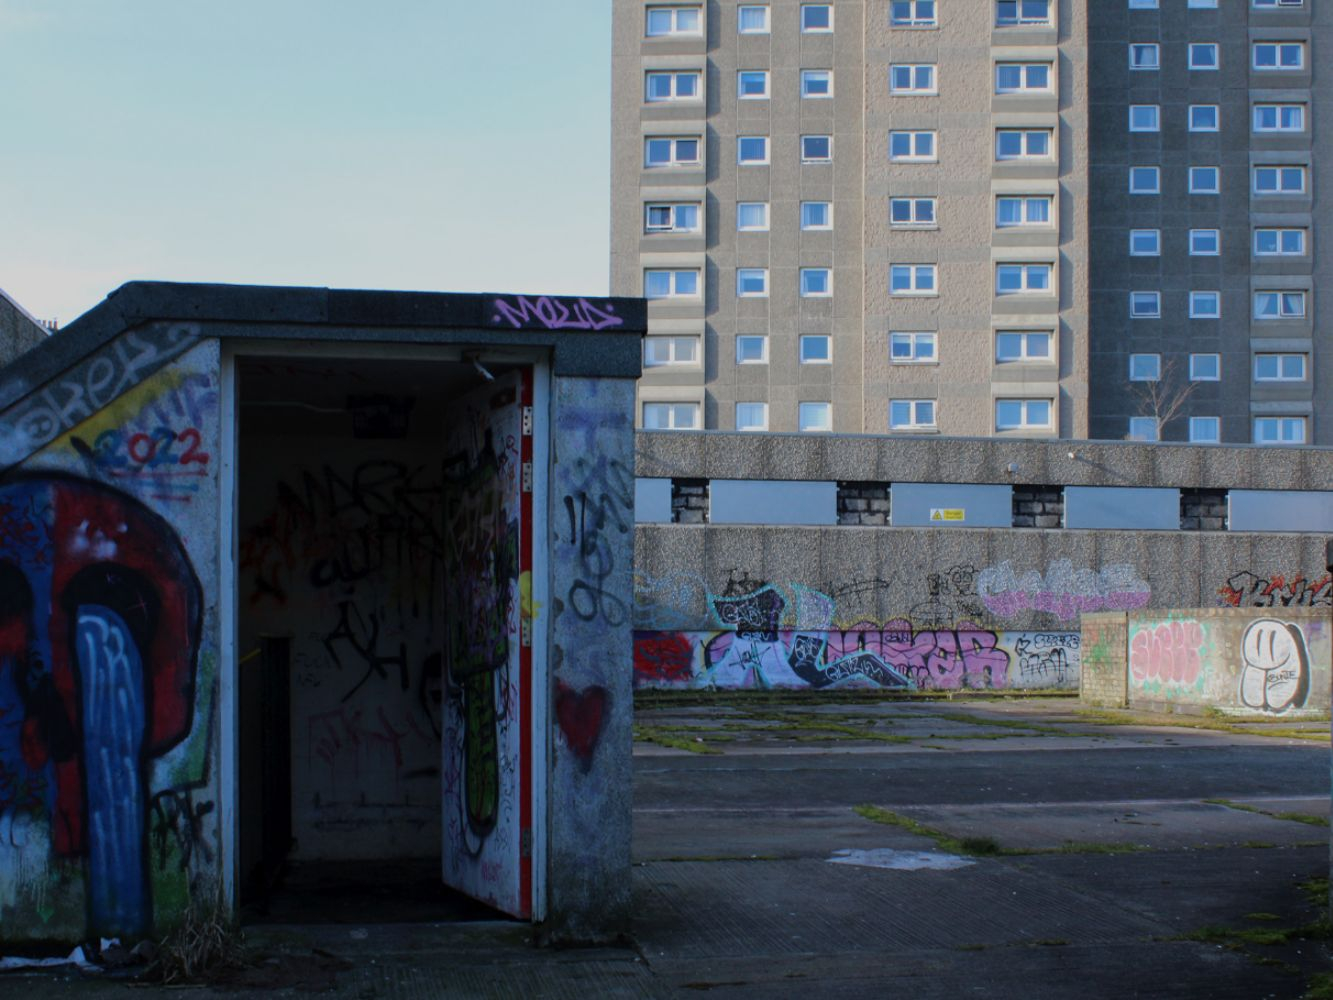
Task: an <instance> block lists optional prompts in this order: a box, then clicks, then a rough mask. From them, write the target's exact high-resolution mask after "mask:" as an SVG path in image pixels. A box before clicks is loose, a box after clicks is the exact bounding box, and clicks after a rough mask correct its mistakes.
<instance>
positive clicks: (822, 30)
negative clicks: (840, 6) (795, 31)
mask: <svg viewBox="0 0 1333 1000" xmlns="http://www.w3.org/2000/svg"><path fill="white" fill-rule="evenodd" d="M821 7H822V8H824V9H826V10H827V11H828V24H827V26H819V27H811V26H810V25H809V22H808V19H807V17H806V15H807V14H808V13H813V12H814V10H816V9H818V8H821ZM832 32H833V4H831V3H803V4H801V33H802V34H804V35H828V34H832Z"/></svg>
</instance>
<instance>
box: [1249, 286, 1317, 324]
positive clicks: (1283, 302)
mask: <svg viewBox="0 0 1333 1000" xmlns="http://www.w3.org/2000/svg"><path fill="white" fill-rule="evenodd" d="M1304 316H1305V293H1304V292H1255V293H1254V318H1255V319H1302V318H1304Z"/></svg>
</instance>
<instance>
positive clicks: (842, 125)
mask: <svg viewBox="0 0 1333 1000" xmlns="http://www.w3.org/2000/svg"><path fill="white" fill-rule="evenodd" d="M1314 3H1315V0H1304V2H1297V0H1214V2H1211V3H1209V2H1207V0H1100V2H1095V3H1094V2H1088V0H838V2H833V3H805V2H801V0H770V2H768V3H737V2H733V0H709V2H706V3H690V2H663V0H615V3H614V28H613V30H614V69H613V92H614V97H613V170H612V289H613V291H614V292H616V293H617V294H643V295H646V296H647V297H648V298H649V299H650V300H651V301H650V305H649V336H648V338H647V340H646V343H645V348H644V350H645V357H644V361H645V371H644V376H643V379H642V380H641V382H640V390H639V396H640V399H639V417H640V421H641V423H642V424H643V426H646V427H677V428H687V427H692V428H703V427H707V428H718V429H738V430H775V431H793V430H805V431H819V430H835V431H844V432H862V431H864V432H884V431H890V432H894V433H898V432H901V433H944V434H961V435H1007V434H1008V435H1021V436H1057V435H1058V436H1065V437H1084V436H1088V435H1089V434H1091V435H1092V436H1095V437H1106V438H1121V437H1126V436H1131V435H1132V436H1141V437H1146V436H1149V435H1150V434H1154V433H1159V432H1160V435H1161V437H1162V438H1164V439H1175V440H1183V439H1186V438H1188V437H1193V438H1194V439H1195V440H1199V441H1205V440H1210V439H1216V440H1225V441H1248V440H1250V439H1251V435H1253V436H1254V439H1255V440H1262V441H1265V442H1268V441H1273V442H1277V443H1283V442H1294V441H1301V440H1303V441H1306V442H1313V441H1314V440H1315V437H1314V433H1315V429H1316V428H1315V426H1314V419H1313V418H1314V415H1315V410H1316V409H1317V406H1316V402H1315V401H1316V400H1317V399H1318V398H1319V397H1320V395H1321V394H1320V393H1319V391H1318V388H1319V385H1320V383H1317V382H1316V378H1324V379H1327V378H1329V377H1331V376H1327V375H1324V374H1323V373H1322V372H1321V371H1320V370H1318V369H1316V367H1315V364H1314V357H1313V343H1314V341H1315V340H1316V339H1317V338H1316V337H1315V336H1314V333H1313V331H1314V323H1315V320H1316V313H1315V302H1314V298H1315V285H1316V284H1317V283H1318V281H1317V279H1318V277H1319V275H1320V272H1321V267H1326V265H1322V264H1321V261H1320V259H1319V258H1317V257H1316V256H1315V238H1314V236H1315V233H1314V231H1315V228H1316V226H1315V223H1316V220H1317V218H1318V210H1317V207H1316V206H1317V205H1318V204H1319V202H1318V201H1317V196H1318V194H1319V187H1320V184H1319V181H1320V176H1319V175H1320V172H1321V170H1328V169H1333V167H1322V168H1321V166H1320V165H1319V163H1318V162H1317V160H1316V158H1315V157H1314V155H1313V154H1314V151H1315V150H1316V149H1317V148H1318V146H1319V140H1320V138H1321V135H1322V134H1324V133H1327V132H1328V129H1327V128H1325V129H1323V130H1322V132H1321V130H1320V129H1319V127H1318V126H1319V123H1320V116H1321V114H1322V113H1323V112H1322V107H1323V105H1322V104H1320V103H1317V102H1315V101H1314V100H1313V99H1312V95H1313V94H1314V93H1315V92H1316V90H1317V84H1316V79H1317V78H1320V79H1322V77H1321V74H1320V71H1319V68H1318V66H1317V62H1316V59H1315V52H1316V51H1317V50H1318V49H1319V42H1320V41H1321V38H1320V37H1317V36H1323V35H1326V34H1327V32H1328V30H1329V25H1330V23H1331V22H1333V16H1331V14H1330V5H1329V4H1328V3H1324V4H1321V9H1316V8H1315V7H1314ZM1159 4H1160V6H1159ZM1210 59H1211V60H1212V65H1211V68H1208V67H1206V66H1205V63H1207V62H1208V61H1209V60H1210ZM1210 125H1211V126H1212V127H1211V130H1210V128H1209V126H1210ZM1326 160H1328V158H1327V157H1326ZM1328 162H1329V163H1333V160H1328ZM1210 178H1211V179H1212V183H1213V185H1214V190H1215V191H1216V192H1217V193H1211V194H1209V193H1206V191H1205V188H1206V186H1207V185H1208V184H1209V183H1210ZM1330 226H1333V223H1330ZM1323 385H1324V387H1325V388H1327V382H1326V381H1325V382H1324V383H1323ZM1330 440H1333V438H1330Z"/></svg>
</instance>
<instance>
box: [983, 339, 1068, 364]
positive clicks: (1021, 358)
mask: <svg viewBox="0 0 1333 1000" xmlns="http://www.w3.org/2000/svg"><path fill="white" fill-rule="evenodd" d="M1001 337H1018V338H1019V352H1018V354H1017V356H1015V357H1001V355H1000V338H1001ZM1033 337H1045V338H1046V353H1045V354H1035V353H1033V352H1032V351H1031V349H1030V348H1031V344H1032V340H1031V338H1033ZM994 356H995V363H996V364H997V365H1013V364H1021V363H1023V362H1029V363H1032V364H1050V363H1052V362H1054V361H1055V333H1054V331H1052V330H996V331H995V344H994Z"/></svg>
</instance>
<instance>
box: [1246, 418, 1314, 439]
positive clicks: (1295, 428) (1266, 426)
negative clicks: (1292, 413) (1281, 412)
mask: <svg viewBox="0 0 1333 1000" xmlns="http://www.w3.org/2000/svg"><path fill="white" fill-rule="evenodd" d="M1254 443H1255V444H1305V418H1304V417H1255V418H1254Z"/></svg>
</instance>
